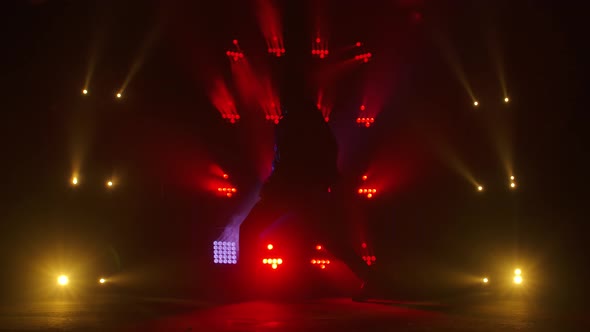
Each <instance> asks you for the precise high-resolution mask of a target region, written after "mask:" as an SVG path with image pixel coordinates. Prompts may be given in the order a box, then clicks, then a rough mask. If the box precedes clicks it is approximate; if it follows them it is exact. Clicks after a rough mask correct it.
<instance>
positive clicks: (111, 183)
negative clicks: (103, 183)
mask: <svg viewBox="0 0 590 332" xmlns="http://www.w3.org/2000/svg"><path fill="white" fill-rule="evenodd" d="M114 185H115V184H114V183H113V181H112V180H109V181H107V187H109V188H112V187H113V186H114Z"/></svg>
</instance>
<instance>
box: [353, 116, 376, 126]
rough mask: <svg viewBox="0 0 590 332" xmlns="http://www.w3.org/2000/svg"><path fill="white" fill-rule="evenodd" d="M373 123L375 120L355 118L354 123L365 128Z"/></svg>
mask: <svg viewBox="0 0 590 332" xmlns="http://www.w3.org/2000/svg"><path fill="white" fill-rule="evenodd" d="M374 122H375V118H356V123H358V124H364V125H365V127H370V126H371V124H372V123H374Z"/></svg>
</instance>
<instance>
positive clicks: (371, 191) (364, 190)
mask: <svg viewBox="0 0 590 332" xmlns="http://www.w3.org/2000/svg"><path fill="white" fill-rule="evenodd" d="M358 193H359V194H361V195H365V194H366V195H367V198H373V195H375V194H376V193H377V189H373V188H371V189H368V188H360V189H359V190H358Z"/></svg>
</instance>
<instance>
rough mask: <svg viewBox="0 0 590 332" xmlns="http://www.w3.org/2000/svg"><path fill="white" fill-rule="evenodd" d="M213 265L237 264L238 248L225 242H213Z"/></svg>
mask: <svg viewBox="0 0 590 332" xmlns="http://www.w3.org/2000/svg"><path fill="white" fill-rule="evenodd" d="M213 263H215V264H237V263H238V248H237V245H236V243H235V242H227V241H213ZM265 264H266V263H265Z"/></svg>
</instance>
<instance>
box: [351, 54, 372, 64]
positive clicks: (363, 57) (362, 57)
mask: <svg viewBox="0 0 590 332" xmlns="http://www.w3.org/2000/svg"><path fill="white" fill-rule="evenodd" d="M372 56H373V55H372V54H371V53H370V52H369V53H363V54H359V55H355V56H354V59H355V60H362V61H363V62H369V59H370V58H371V57H372Z"/></svg>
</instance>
